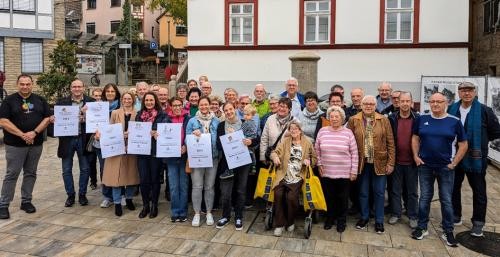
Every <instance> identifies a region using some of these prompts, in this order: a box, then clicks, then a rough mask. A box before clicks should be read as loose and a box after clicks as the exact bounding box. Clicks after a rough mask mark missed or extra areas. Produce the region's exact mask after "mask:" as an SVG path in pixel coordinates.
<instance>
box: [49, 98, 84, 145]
mask: <svg viewBox="0 0 500 257" xmlns="http://www.w3.org/2000/svg"><path fill="white" fill-rule="evenodd" d="M54 117H55V120H54V136H56V137H65V136H78V126H80V108H79V107H78V106H59V105H56V106H54Z"/></svg>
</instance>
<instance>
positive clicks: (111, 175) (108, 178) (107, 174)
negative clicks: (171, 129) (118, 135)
mask: <svg viewBox="0 0 500 257" xmlns="http://www.w3.org/2000/svg"><path fill="white" fill-rule="evenodd" d="M134 99H135V96H134V95H133V94H131V93H125V94H123V95H122V97H121V104H122V108H120V109H117V110H114V111H112V112H111V118H110V120H109V122H110V123H111V124H116V123H121V124H122V127H123V131H124V132H123V136H124V137H125V138H126V137H127V130H128V122H129V121H130V120H135V116H136V111H135V110H134ZM97 136H99V133H96V137H97ZM102 183H103V184H105V185H106V186H108V187H111V189H112V195H113V203H114V204H115V215H116V216H121V215H122V213H123V211H122V205H121V199H122V188H123V187H125V197H126V203H127V209H129V210H135V205H134V203H133V202H132V198H133V196H134V191H135V185H138V184H139V173H138V172H137V159H136V156H135V155H132V154H123V155H118V156H113V157H108V158H106V161H105V162H104V172H103V177H102Z"/></svg>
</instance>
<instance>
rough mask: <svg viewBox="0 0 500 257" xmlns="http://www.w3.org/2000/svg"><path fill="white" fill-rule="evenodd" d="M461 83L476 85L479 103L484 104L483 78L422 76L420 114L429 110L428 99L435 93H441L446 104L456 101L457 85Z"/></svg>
mask: <svg viewBox="0 0 500 257" xmlns="http://www.w3.org/2000/svg"><path fill="white" fill-rule="evenodd" d="M462 82H471V83H473V84H474V85H476V86H477V87H478V88H477V96H478V99H479V102H481V103H485V102H486V101H485V93H484V89H485V84H486V79H485V78H484V77H463V76H456V77H437V76H436V77H432V76H422V89H421V90H422V91H421V93H420V112H424V111H428V110H429V98H430V97H431V95H432V94H434V93H436V92H441V93H443V94H444V95H446V96H447V97H448V104H452V103H454V102H456V101H458V100H459V99H458V94H457V91H458V84H460V83H462Z"/></svg>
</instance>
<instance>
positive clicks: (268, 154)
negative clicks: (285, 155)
mask: <svg viewBox="0 0 500 257" xmlns="http://www.w3.org/2000/svg"><path fill="white" fill-rule="evenodd" d="M285 131H286V129H284V130H283V131H282V132H281V134H280V135H279V136H278V139H276V142H274V144H273V145H272V146H268V147H267V149H266V152H265V153H264V156H265V157H266V161H268V162H270V161H271V153H272V152H273V150H274V149H276V146H278V143H279V142H280V140H281V137H282V136H283V134H285Z"/></svg>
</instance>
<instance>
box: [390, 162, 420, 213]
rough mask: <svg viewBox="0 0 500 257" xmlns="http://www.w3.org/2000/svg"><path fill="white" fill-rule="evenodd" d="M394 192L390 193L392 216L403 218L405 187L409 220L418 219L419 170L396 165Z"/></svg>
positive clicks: (393, 176) (393, 179) (393, 181)
mask: <svg viewBox="0 0 500 257" xmlns="http://www.w3.org/2000/svg"><path fill="white" fill-rule="evenodd" d="M391 178H392V190H391V192H389V193H390V194H391V195H392V197H391V200H392V203H391V208H392V215H393V216H396V217H398V218H400V217H401V209H402V208H401V196H402V193H403V187H406V188H407V192H408V200H407V206H406V208H407V213H408V218H410V219H417V215H418V212H417V210H418V192H417V190H418V173H417V168H416V167H415V166H413V165H401V164H396V167H395V169H394V172H393V173H392V176H391Z"/></svg>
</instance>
